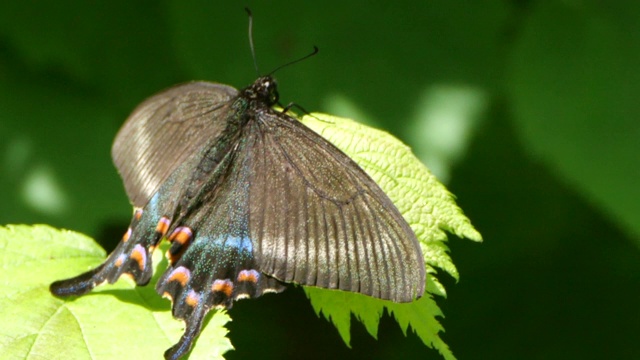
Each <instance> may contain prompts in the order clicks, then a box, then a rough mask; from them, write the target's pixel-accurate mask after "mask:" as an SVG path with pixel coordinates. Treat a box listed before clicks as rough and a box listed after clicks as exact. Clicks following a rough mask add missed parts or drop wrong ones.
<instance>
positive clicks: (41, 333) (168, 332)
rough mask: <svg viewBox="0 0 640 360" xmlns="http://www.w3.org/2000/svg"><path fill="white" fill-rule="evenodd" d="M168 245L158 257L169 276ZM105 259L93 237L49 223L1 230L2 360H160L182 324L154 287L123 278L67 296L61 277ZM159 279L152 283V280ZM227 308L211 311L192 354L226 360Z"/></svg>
mask: <svg viewBox="0 0 640 360" xmlns="http://www.w3.org/2000/svg"><path fill="white" fill-rule="evenodd" d="M163 252H164V250H163V248H162V247H161V248H159V249H157V250H156V251H155V252H154V254H153V257H154V263H155V264H158V265H157V268H156V269H155V270H156V272H155V273H156V274H160V273H162V270H163V269H162V267H163V266H166V261H162V260H161V258H162V253H163ZM104 259H105V252H104V250H103V249H102V248H100V246H99V245H98V244H96V243H95V242H94V241H93V240H91V239H90V238H88V237H86V236H84V235H81V234H78V233H74V232H71V231H64V230H56V229H53V228H51V227H48V226H44V225H37V226H25V225H20V226H7V227H1V228H0V270H1V274H0V303H1V304H2V308H0V324H4V325H3V326H2V327H0V359H35V358H42V359H125V358H127V359H135V358H141V359H160V358H162V354H163V352H164V351H165V350H166V349H167V348H169V347H170V346H171V345H173V344H174V343H175V342H177V341H178V339H179V338H180V336H181V335H182V331H183V324H182V323H181V322H180V321H177V320H175V319H173V317H172V316H171V311H170V303H169V301H168V300H164V299H162V298H160V297H159V296H158V295H157V294H155V291H154V289H153V287H152V286H147V287H135V285H134V283H133V281H131V280H130V279H128V278H125V277H123V278H122V279H121V280H120V281H118V282H117V283H115V284H114V285H110V286H102V287H98V288H97V289H96V290H94V291H93V292H92V293H90V294H88V295H85V296H82V297H78V298H71V299H68V300H61V299H58V298H55V297H53V296H52V295H51V294H50V293H49V284H50V283H51V282H53V281H55V280H59V279H63V278H67V277H70V276H74V275H77V274H79V273H81V272H83V271H86V270H89V269H91V268H93V267H95V266H97V265H99V264H100V263H102V262H103V261H104ZM152 282H153V281H152ZM228 321H230V318H229V316H228V315H227V314H226V312H214V313H213V315H212V316H210V319H209V324H208V325H206V327H205V328H204V330H203V332H202V334H201V335H200V337H199V339H198V341H197V343H196V346H195V347H194V349H193V351H192V353H191V354H192V358H203V357H204V356H205V355H206V356H207V358H218V359H221V358H222V354H223V353H225V352H226V351H228V350H230V349H232V346H231V343H230V341H229V339H227V338H226V337H225V336H226V333H227V329H226V328H225V327H224V325H225V324H226V323H227V322H228Z"/></svg>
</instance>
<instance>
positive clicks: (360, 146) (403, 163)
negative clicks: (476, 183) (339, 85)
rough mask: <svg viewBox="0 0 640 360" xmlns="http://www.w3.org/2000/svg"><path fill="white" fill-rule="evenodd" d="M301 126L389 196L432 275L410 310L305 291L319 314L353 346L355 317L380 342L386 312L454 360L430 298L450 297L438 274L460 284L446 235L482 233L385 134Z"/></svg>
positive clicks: (321, 124)
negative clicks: (351, 162) (337, 150)
mask: <svg viewBox="0 0 640 360" xmlns="http://www.w3.org/2000/svg"><path fill="white" fill-rule="evenodd" d="M302 122H303V123H304V124H305V125H307V126H309V127H310V128H312V129H313V130H314V131H316V132H317V133H319V134H321V135H322V136H323V137H324V138H326V139H327V140H329V141H330V142H332V143H333V144H334V145H336V146H337V147H338V148H340V149H341V150H342V151H344V152H345V153H346V154H347V155H349V156H350V157H351V158H352V159H353V160H354V161H356V162H357V163H358V164H359V165H360V166H361V167H362V168H363V169H364V170H365V171H366V172H367V173H368V174H369V175H370V176H371V177H372V178H373V179H374V180H375V181H376V182H377V183H378V184H379V185H380V187H381V188H382V190H384V191H385V193H387V195H389V198H390V199H391V200H392V201H393V203H394V204H395V205H396V206H397V207H398V210H400V212H401V213H402V215H403V216H404V218H405V219H406V220H407V222H408V223H409V225H410V226H411V228H412V229H413V230H414V232H415V233H416V236H417V237H418V240H419V241H420V245H421V247H422V251H423V253H424V260H425V265H426V268H427V272H428V276H427V278H428V279H427V294H425V296H424V297H423V298H421V299H419V300H418V301H414V302H412V303H409V304H396V303H392V302H389V301H383V300H379V299H374V298H371V297H367V296H363V295H360V294H352V293H346V292H338V291H331V290H324V289H319V288H313V287H305V291H306V293H307V296H308V297H309V298H310V300H311V304H312V306H313V308H314V309H315V311H316V313H317V314H318V315H319V314H321V313H322V314H323V315H324V317H325V318H327V319H328V320H331V322H333V324H334V325H335V326H336V327H337V328H338V332H339V333H340V335H341V336H342V338H343V340H344V341H345V343H347V345H348V344H349V341H350V335H349V331H350V322H351V313H353V314H354V315H355V316H356V318H357V319H358V320H360V321H362V322H363V323H364V325H365V327H366V329H367V331H368V332H369V333H370V334H371V335H372V336H374V337H375V336H376V335H377V327H378V323H379V320H380V317H381V316H382V313H383V310H384V308H386V309H387V311H389V312H390V313H391V314H392V315H393V316H394V317H395V318H396V320H398V322H399V324H400V326H401V328H402V330H403V331H405V332H406V330H407V328H408V326H411V327H412V329H413V331H415V332H416V334H417V335H418V336H419V337H420V338H421V339H422V341H423V342H424V343H425V344H426V345H428V346H430V347H435V348H436V349H437V350H438V351H440V353H441V354H442V355H443V356H444V357H445V358H447V359H452V358H454V357H453V354H452V353H451V351H450V350H449V348H448V347H447V345H446V344H445V343H444V342H443V341H442V340H441V339H440V337H439V336H438V332H440V331H441V330H442V327H441V325H440V324H439V323H438V321H437V320H436V317H438V316H442V312H441V311H440V309H439V308H438V307H437V305H436V303H435V301H434V300H433V298H432V297H431V296H430V294H436V295H441V296H445V295H446V292H445V289H444V287H443V286H442V284H441V283H440V282H439V281H438V279H437V278H436V277H435V274H436V269H437V268H439V269H442V270H444V271H445V272H447V273H448V274H450V275H451V276H453V277H454V278H455V279H458V271H457V269H456V267H455V265H454V264H453V262H452V261H451V258H450V257H449V255H448V254H447V250H448V248H447V246H446V244H445V241H446V240H447V235H446V232H451V233H453V234H455V235H457V236H459V237H466V238H468V239H471V240H475V241H481V240H482V237H481V235H480V233H478V232H477V231H476V230H475V229H474V228H473V226H472V225H471V223H470V221H469V219H468V218H467V217H466V216H464V214H463V213H462V211H461V210H460V208H459V207H458V206H457V205H456V203H455V201H454V199H453V196H452V195H451V194H450V193H449V192H448V191H447V189H446V188H445V187H444V185H442V184H441V183H440V182H438V180H437V179H436V178H435V177H434V176H433V175H432V174H431V173H430V172H429V170H428V169H427V168H426V167H425V166H424V165H423V164H422V163H421V162H420V161H419V160H418V159H417V158H416V157H415V156H414V155H413V153H412V152H411V149H410V148H409V147H408V146H406V145H405V144H403V143H402V142H401V141H400V140H398V139H396V138H395V137H393V136H391V135H390V134H388V133H386V132H384V131H380V130H376V129H372V128H370V127H367V126H364V125H361V124H358V123H356V122H354V121H352V120H349V119H344V118H338V117H333V116H329V115H325V114H311V115H310V116H304V117H303V118H302Z"/></svg>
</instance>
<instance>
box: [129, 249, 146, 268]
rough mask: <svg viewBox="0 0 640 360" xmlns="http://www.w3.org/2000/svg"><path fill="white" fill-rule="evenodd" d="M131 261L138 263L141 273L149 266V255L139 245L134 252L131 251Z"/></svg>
mask: <svg viewBox="0 0 640 360" xmlns="http://www.w3.org/2000/svg"><path fill="white" fill-rule="evenodd" d="M131 259H133V260H135V262H137V263H138V268H139V269H140V271H144V267H145V266H146V265H147V254H146V253H145V252H144V249H143V248H142V247H141V246H139V245H138V246H136V247H135V248H133V251H131Z"/></svg>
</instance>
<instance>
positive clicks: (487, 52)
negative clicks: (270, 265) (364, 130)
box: [0, 0, 640, 359]
mask: <svg viewBox="0 0 640 360" xmlns="http://www.w3.org/2000/svg"><path fill="white" fill-rule="evenodd" d="M245 5H249V6H251V7H252V9H253V11H254V15H255V23H254V25H255V35H254V39H255V43H256V51H257V56H258V62H259V65H260V69H261V71H262V72H263V73H265V72H268V71H270V70H271V69H273V68H275V67H276V66H278V65H281V64H283V63H285V62H287V61H290V60H292V59H295V58H298V57H300V56H301V55H304V54H306V53H308V52H309V51H310V50H311V49H312V46H313V45H317V46H318V47H319V48H320V53H319V54H318V55H317V56H316V57H314V58H312V59H310V60H307V61H304V62H302V63H299V64H296V65H295V66H291V67H288V68H285V69H282V70H280V71H279V72H278V73H277V78H278V80H279V82H280V93H281V99H282V101H283V102H284V103H285V104H286V103H289V102H296V103H297V104H300V105H301V106H303V107H304V108H305V109H307V110H309V111H322V112H329V113H332V114H335V115H345V116H352V117H354V118H356V119H357V120H360V121H365V122H369V123H372V124H376V125H377V126H379V127H383V128H386V129H388V130H389V131H391V132H392V133H394V134H396V135H397V136H399V137H401V138H403V139H404V140H405V141H407V142H408V143H409V144H410V145H411V146H412V147H414V149H416V152H418V153H419V154H420V155H421V156H422V157H423V158H424V159H425V160H426V162H427V166H431V167H434V165H435V163H432V165H430V163H429V159H432V158H433V157H434V154H436V155H438V151H439V150H437V149H435V148H434V146H432V145H431V144H432V142H433V139H432V138H433V136H434V135H433V134H434V133H439V132H433V131H431V132H429V131H427V132H426V133H425V131H424V129H425V128H429V127H428V126H427V125H425V124H427V123H428V122H429V121H432V120H440V121H441V122H440V124H444V125H445V127H444V128H440V130H443V129H444V130H446V128H447V127H446V125H447V124H449V125H450V124H456V125H461V126H462V127H461V128H457V130H456V128H455V127H454V129H453V130H452V132H450V133H448V134H449V135H447V136H448V137H438V138H437V139H436V140H438V141H440V142H443V143H444V144H445V148H446V144H458V146H457V147H456V149H457V152H456V151H454V152H453V155H451V154H449V155H446V151H445V156H444V157H440V158H439V163H438V164H437V166H436V167H435V168H434V170H436V169H444V170H446V171H442V172H440V170H438V171H439V172H440V173H441V174H442V178H443V179H445V180H447V182H448V184H447V185H448V186H449V188H450V190H451V191H452V192H453V193H454V194H456V196H457V197H458V202H459V204H460V206H461V207H462V208H463V209H464V211H465V213H466V214H467V215H468V216H469V217H470V218H471V220H472V222H473V223H474V225H475V226H476V227H477V228H478V230H479V231H480V232H481V233H482V234H483V236H484V238H485V242H484V243H483V244H481V245H478V244H474V243H471V242H469V241H466V240H460V239H456V238H453V239H452V240H451V242H450V245H451V249H452V256H453V259H454V262H455V263H456V264H457V266H458V268H459V270H460V273H461V280H460V282H459V283H455V282H454V281H453V280H452V279H450V278H446V277H444V275H443V279H442V280H443V281H444V283H445V286H446V287H447V290H448V293H449V298H448V299H446V300H445V299H439V304H440V305H441V307H442V308H443V310H444V312H445V315H446V318H445V319H443V323H444V326H445V328H446V329H447V332H446V333H445V334H443V335H442V336H443V338H444V340H445V341H446V342H447V343H448V344H449V345H450V347H451V348H452V350H453V352H454V354H456V355H457V356H458V357H459V358H460V359H489V358H491V359H514V358H517V359H550V358H576V359H602V358H624V359H632V358H640V343H639V341H638V340H639V335H638V334H640V310H639V304H640V301H639V300H640V291H639V287H640V187H639V186H638V182H639V180H640V167H639V165H640V157H639V156H640V155H639V154H640V121H639V120H640V119H639V117H640V116H639V115H640V101H639V99H640V96H639V94H640V71H638V66H639V65H640V27H639V26H638V24H639V23H640V5H639V3H638V2H637V1H632V0H628V1H622V0H621V1H611V2H604V1H595V0H591V1H559V0H558V1H474V2H470V1H469V2H458V1H452V0H448V1H445V0H441V1H420V2H418V1H411V2H409V1H407V2H401V3H400V2H378V3H377V4H370V3H368V2H353V1H350V2H347V1H322V2H320V1H318V2H313V3H312V2H304V4H303V3H302V2H293V1H286V2H285V1H280V2H268V3H267V2H256V3H253V2H251V1H248V2H246V3H241V2H237V3H235V2H225V3H216V2H213V1H204V0H202V1H178V0H175V1H123V0H117V1H65V0H57V1H4V2H2V3H1V4H0V134H2V141H0V156H1V157H0V169H1V170H2V176H1V177H0V189H2V201H1V202H0V223H2V224H7V223H48V224H52V225H54V226H58V227H64V228H69V229H74V230H78V231H82V232H86V233H88V234H89V235H92V236H94V237H96V238H97V239H98V240H99V241H101V242H102V243H103V244H104V245H105V247H107V248H108V249H110V248H111V247H113V246H114V242H115V241H117V240H118V239H119V238H120V236H121V235H122V233H123V231H124V230H125V229H126V226H127V224H128V221H129V215H130V207H129V205H128V202H127V199H126V197H125V194H124V191H123V188H122V185H121V183H120V180H119V178H118V175H117V173H116V171H115V169H114V168H113V166H112V164H111V160H110V155H109V152H110V145H111V141H112V139H113V137H114V135H115V133H116V131H117V130H118V128H119V126H120V125H121V124H122V122H123V121H124V119H125V118H126V116H127V115H128V113H129V112H130V111H131V110H132V109H133V108H134V107H135V105H136V104H138V103H139V102H141V101H142V100H143V99H144V98H145V97H147V96H149V95H151V94H153V93H155V92H157V91H159V90H161V89H163V88H165V87H168V86H170V85H172V84H175V83H178V82H183V81H188V80H194V79H202V80H211V81H218V82H222V83H226V84H231V85H233V86H236V87H242V86H246V85H247V84H249V83H251V82H252V81H253V80H254V79H255V77H256V74H255V71H254V69H253V64H252V59H251V56H250V52H249V47H248V41H247V30H246V28H247V17H246V14H245V13H244V11H243V7H244V6H245ZM438 90H442V91H441V92H438ZM435 93H438V94H440V95H442V96H440V97H437V96H435V97H434V96H430V95H433V94H435ZM456 94H458V95H460V94H462V95H465V94H466V95H468V96H470V98H469V97H465V96H461V97H460V96H459V97H456ZM434 99H435V100H434ZM456 99H458V100H457V101H458V102H456ZM465 99H467V100H469V99H471V100H473V101H475V103H474V104H475V105H474V106H475V107H473V106H471V108H472V109H475V110H474V111H463V110H465V109H468V108H469V106H470V105H469V104H468V103H465V102H464V101H466V100H465ZM451 101H453V102H452V103H450V102H451ZM473 101H472V102H473ZM429 106H432V107H433V106H435V107H436V108H438V107H442V108H447V109H449V110H450V111H453V112H454V113H455V110H456V109H462V110H461V111H460V113H459V114H458V115H459V116H458V117H457V118H456V119H452V120H451V121H447V118H438V115H437V114H436V115H433V113H429V112H428V111H426V110H424V109H430V108H429ZM452 109H453V110H452ZM423 110H424V111H423ZM442 116H444V115H442ZM429 129H432V130H433V129H434V128H432V127H431V128H429ZM444 130H443V131H444ZM445 133H446V132H445ZM443 136H444V135H443ZM438 141H436V142H438ZM456 154H457V155H456ZM16 241H19V239H16ZM34 271H35V269H34ZM231 315H232V317H233V319H234V321H233V322H232V323H231V324H230V325H229V327H230V328H231V335H230V336H231V339H232V341H233V343H234V345H235V346H236V349H237V351H235V352H233V353H230V354H229V355H228V357H229V358H236V359H238V358H247V357H248V356H250V355H252V356H260V357H267V358H271V357H278V358H287V357H289V358H298V357H301V356H303V354H304V355H306V356H310V357H336V358H337V357H347V356H350V357H354V358H357V357H369V358H371V357H378V358H406V357H407V356H409V355H411V356H414V357H415V356H422V355H424V356H426V357H429V358H438V354H437V353H435V352H434V351H432V350H428V349H427V348H425V347H424V346H423V345H421V343H420V342H419V340H418V339H417V338H416V337H415V336H413V335H412V336H410V337H409V338H404V337H403V336H402V334H401V332H400V330H399V328H398V326H397V325H396V324H395V323H394V322H393V321H392V320H390V319H389V318H388V317H385V318H384V319H383V325H382V328H381V330H380V334H379V338H380V341H378V342H376V341H374V340H373V339H372V338H370V337H368V335H366V333H365V330H364V328H363V327H362V326H361V325H359V324H355V325H354V330H353V336H354V338H353V341H352V345H353V350H349V349H347V348H346V347H345V346H344V344H343V343H341V341H340V339H339V337H338V335H337V331H335V330H334V329H333V328H332V326H331V325H330V324H328V323H327V322H326V321H324V320H321V319H317V318H316V317H315V314H314V313H313V312H312V310H311V307H310V305H309V304H308V302H307V301H306V300H305V299H304V295H303V294H302V292H301V291H300V290H299V289H294V290H290V291H287V292H286V293H285V294H283V295H279V296H268V297H264V298H262V299H260V300H256V301H242V302H239V303H238V304H236V306H235V307H234V309H233V310H232V311H231ZM114 331H117V328H114Z"/></svg>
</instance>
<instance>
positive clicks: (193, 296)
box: [184, 290, 200, 307]
mask: <svg viewBox="0 0 640 360" xmlns="http://www.w3.org/2000/svg"><path fill="white" fill-rule="evenodd" d="M184 301H185V302H186V303H187V305H189V306H191V307H195V306H196V305H198V303H199V302H200V296H199V295H198V294H197V293H196V292H195V291H193V290H191V291H190V292H189V294H188V295H187V298H186V299H185V300H184Z"/></svg>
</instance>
